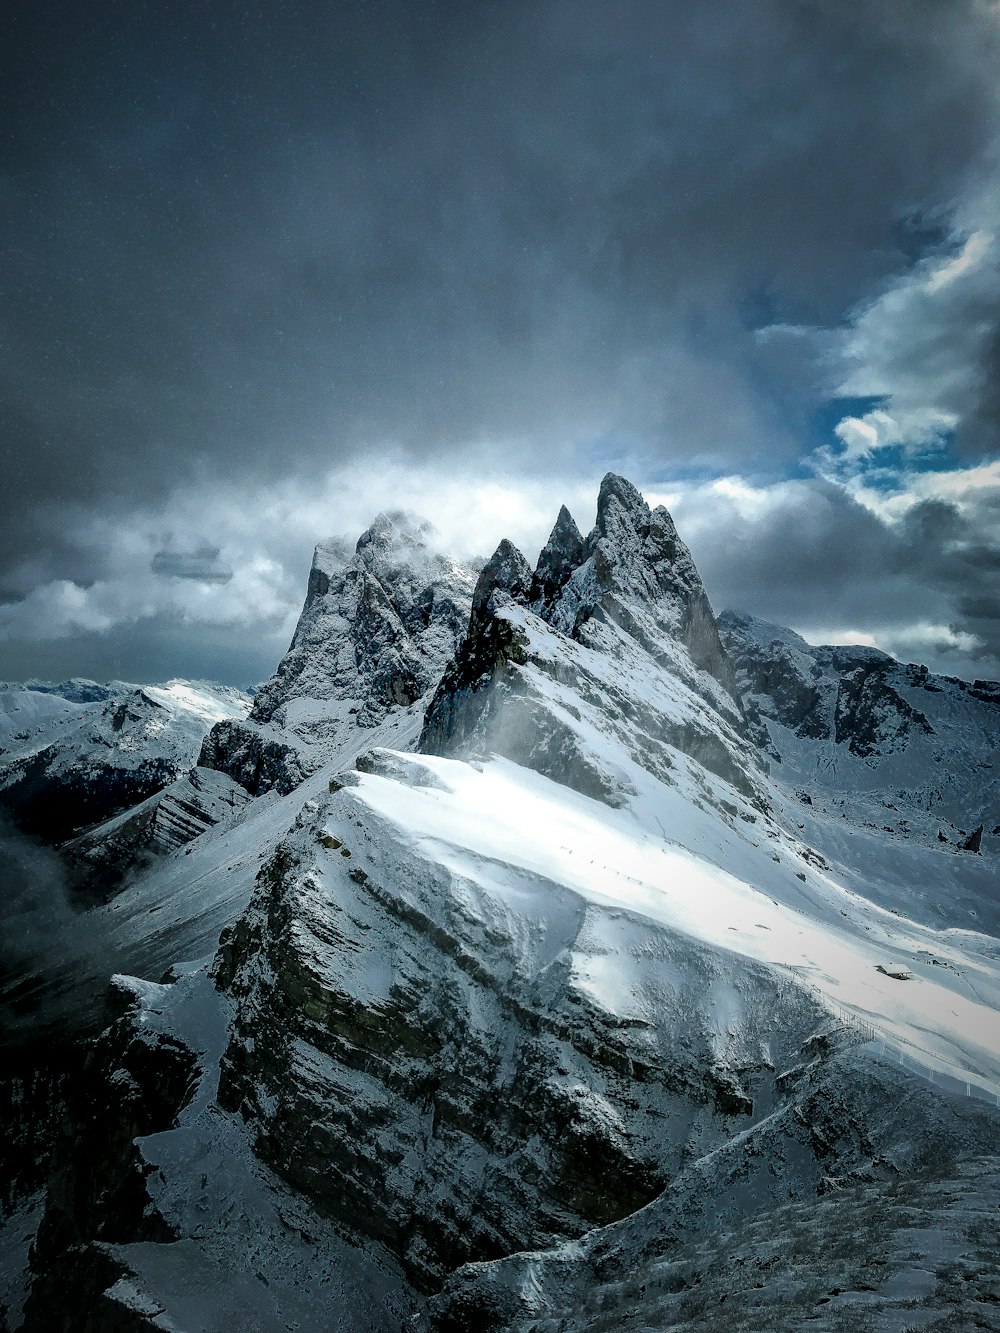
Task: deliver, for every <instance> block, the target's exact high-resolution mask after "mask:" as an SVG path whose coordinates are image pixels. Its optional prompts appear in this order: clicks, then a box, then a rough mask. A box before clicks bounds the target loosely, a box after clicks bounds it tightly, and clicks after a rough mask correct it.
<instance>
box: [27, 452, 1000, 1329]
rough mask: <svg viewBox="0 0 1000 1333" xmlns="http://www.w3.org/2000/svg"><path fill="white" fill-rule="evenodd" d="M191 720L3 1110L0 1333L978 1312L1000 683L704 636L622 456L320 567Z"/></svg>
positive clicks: (504, 1325) (908, 1321)
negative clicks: (225, 689) (597, 475)
mask: <svg viewBox="0 0 1000 1333" xmlns="http://www.w3.org/2000/svg"><path fill="white" fill-rule="evenodd" d="M71 702H72V701H64V703H65V704H66V706H67V707H68V706H69V704H70V703H71ZM88 706H89V705H88ZM93 706H94V707H97V706H98V705H97V704H94V705H93ZM102 706H103V705H102ZM116 706H117V705H116ZM32 707H37V708H38V709H42V710H43V711H44V708H43V705H42V704H39V703H38V701H37V700H36V701H35V702H34V704H32ZM44 707H49V705H45V706H44ZM51 709H55V711H56V712H59V713H60V716H61V715H62V714H63V713H65V712H66V708H65V707H64V706H63V704H54V705H51V707H50V711H51ZM112 721H113V719H112ZM46 725H48V724H47V723H46ZM59 725H60V726H62V725H63V722H59ZM66 725H68V724H66ZM73 725H74V726H76V722H74V723H73ZM137 725H138V724H137ZM123 729H127V728H126V724H125V723H123ZM74 734H76V733H74ZM82 734H83V733H82V732H81V733H80V735H82ZM94 734H95V735H97V734H98V733H97V732H95V733H94ZM101 734H103V733H101ZM116 734H117V733H116ZM136 734H138V732H136ZM39 735H41V732H39ZM199 735H200V737H201V739H200V751H198V750H197V749H196V748H195V749H193V750H192V751H191V752H190V755H189V757H188V759H187V761H186V763H187V764H188V765H192V764H193V766H191V767H187V768H186V769H184V770H183V771H180V770H175V771H172V773H171V774H170V776H169V777H165V778H164V784H163V785H161V787H160V789H159V790H157V791H155V792H153V793H152V794H149V793H146V794H145V795H144V799H143V800H142V801H141V802H140V804H138V805H134V806H130V807H128V808H126V809H124V810H118V811H117V812H116V813H115V814H114V816H113V817H112V818H110V819H104V820H102V821H101V822H100V823H98V824H97V825H96V826H94V827H90V828H84V829H82V830H81V829H79V828H77V827H75V826H74V830H73V833H74V838H73V841H72V844H71V846H72V854H73V855H74V856H76V857H77V859H78V860H80V859H81V858H82V859H84V860H86V862H87V864H89V866H90V867H91V869H92V871H93V873H94V874H95V875H97V876H100V875H102V874H104V873H105V872H106V873H107V875H108V876H109V877H112V876H114V875H115V874H117V875H118V879H117V880H115V882H114V887H115V896H114V897H113V898H112V900H111V901H110V902H108V903H107V904H105V905H103V906H101V907H100V908H97V909H94V910H93V911H92V912H89V913H87V914H86V920H87V921H88V922H93V923H94V924H95V925H97V924H99V925H100V929H101V931H102V932H103V937H104V938H106V939H107V940H108V941H110V942H111V943H113V946H114V958H115V959H116V964H115V966H116V970H117V971H118V972H119V973H123V974H127V975H119V976H117V977H116V978H115V981H114V984H113V986H112V987H111V990H110V995H109V1005H110V1008H109V1011H108V1013H107V1015H106V1017H105V1019H104V1022H105V1024H106V1026H105V1030H104V1031H103V1032H102V1033H101V1035H100V1036H99V1037H98V1038H97V1039H96V1040H95V1041H93V1042H92V1043H91V1044H90V1045H89V1046H87V1047H86V1048H83V1047H80V1046H78V1045H77V1046H73V1047H71V1048H70V1049H69V1050H68V1051H65V1052H62V1053H60V1051H59V1050H58V1049H57V1047H56V1046H55V1045H50V1046H48V1047H47V1048H46V1052H45V1059H41V1058H39V1060H37V1061H36V1063H35V1064H34V1065H32V1060H31V1055H30V1052H29V1053H28V1054H23V1055H22V1060H21V1067H20V1068H19V1072H18V1076H17V1079H16V1080H15V1079H8V1080H7V1082H6V1083H5V1084H4V1085H3V1092H4V1097H5V1100H4V1102H3V1103H2V1105H3V1107H4V1117H5V1128H6V1129H7V1130H8V1133H7V1143H8V1145H9V1146H8V1150H7V1157H8V1158H9V1159H10V1161H11V1163H12V1164H13V1166H14V1168H17V1169H14V1170H13V1176H12V1179H13V1180H14V1186H13V1188H11V1189H8V1190H7V1191H6V1192H5V1194H4V1206H5V1209H6V1212H7V1214H8V1215H9V1217H10V1221H9V1223H8V1225H7V1226H6V1227H5V1228H4V1229H3V1231H2V1232H0V1260H2V1264H0V1274H3V1275H4V1276H3V1278H2V1280H3V1282H4V1283H6V1287H5V1288H0V1305H6V1307H7V1310H6V1314H5V1316H0V1329H3V1328H4V1323H3V1319H4V1317H5V1318H6V1321H7V1325H8V1326H9V1327H10V1328H11V1329H14V1328H18V1327H21V1328H23V1329H24V1330H25V1333H51V1331H52V1330H58V1331H60V1333H61V1331H62V1330H65V1331H66V1333H69V1331H70V1330H73V1333H164V1331H165V1330H168V1329H174V1330H177V1329H184V1330H194V1329H198V1330H207V1331H208V1333H216V1331H218V1333H229V1331H230V1330H235V1329H239V1330H242V1329H247V1330H261V1331H262V1333H272V1330H273V1333H284V1331H285V1330H287V1329H288V1328H290V1327H296V1328H298V1329H300V1330H304V1331H308V1333H321V1331H322V1333H327V1331H328V1330H331V1329H338V1330H344V1333H368V1331H369V1330H371V1331H372V1333H376V1331H378V1333H402V1330H404V1329H422V1330H428V1331H430V1330H435V1331H436V1333H464V1331H465V1330H522V1331H523V1333H528V1331H529V1330H530V1331H531V1333H541V1331H542V1330H544V1331H545V1333H555V1330H557V1329H558V1330H562V1333H570V1331H571V1330H592V1331H593V1333H598V1330H610V1329H617V1328H620V1327H632V1326H635V1327H643V1328H671V1329H674V1328H676V1329H681V1330H685V1333H695V1331H696V1330H697V1331H698V1333H701V1330H704V1329H711V1328H726V1329H729V1328H733V1329H745V1330H748V1331H749V1330H751V1329H752V1330H760V1331H761V1333H762V1331H763V1330H768V1329H777V1328H781V1329H799V1328H810V1329H817V1330H826V1331H827V1333H834V1330H838V1329H843V1328H845V1327H850V1328H851V1329H858V1330H866V1329H871V1330H875V1329H887V1328H905V1327H910V1326H915V1325H916V1324H917V1323H920V1325H921V1326H922V1327H924V1326H926V1327H930V1328H934V1327H939V1328H942V1329H945V1328H956V1329H957V1328H962V1329H964V1328H971V1327H991V1326H992V1324H991V1322H990V1321H991V1320H994V1315H995V1305H996V1302H995V1299H994V1296H993V1293H994V1292H995V1289H996V1274H997V1269H998V1263H997V1243H996V1227H995V1220H996V1219H995V1214H996V1182H997V1179H998V1171H1000V1110H998V1106H997V1096H998V1094H1000V1032H998V1030H997V1024H996V1011H997V1005H998V1002H1000V968H998V963H997V956H998V946H997V940H996V936H997V933H998V931H1000V910H998V904H997V894H996V884H997V881H998V876H997V869H998V864H997V848H998V843H1000V806H998V793H997V774H996V772H995V771H994V769H993V767H992V765H993V763H994V760H995V755H996V752H997V749H998V747H1000V689H997V687H995V686H994V685H991V683H990V682H984V681H980V682H975V683H974V684H971V683H967V682H957V681H949V680H948V679H947V678H943V677H935V676H932V675H931V674H930V673H928V672H927V671H926V670H925V669H923V668H918V667H907V666H902V665H900V664H899V663H895V662H893V661H892V659H890V658H887V657H886V656H885V655H884V654H880V653H876V652H874V650H866V649H853V648H851V649H848V648H816V647H814V646H812V645H809V644H806V643H805V641H804V640H802V639H801V638H799V636H797V635H795V634H793V633H792V632H791V631H789V630H785V629H782V628H781V627H777V626H771V625H767V624H765V623H763V622H761V621H756V620H753V619H752V618H750V617H747V616H743V615H737V614H734V613H728V614H723V615H722V616H720V617H719V619H718V620H717V619H716V617H715V615H714V614H713V611H712V608H711V606H710V604H709V600H708V597H707V595H706V592H705V588H704V586H703V584H702V580H701V577H700V575H699V573H698V571H697V569H696V568H695V565H694V562H693V560H692V558H691V554H690V552H689V550H688V548H687V547H686V546H685V544H684V542H683V541H682V540H681V538H680V537H679V536H678V533H677V531H676V529H675V526H674V523H673V521H672V519H671V517H670V515H669V514H668V513H667V511H666V510H665V509H663V508H662V507H657V508H650V506H649V505H648V504H647V503H646V502H645V500H644V499H643V497H642V496H641V495H640V493H639V492H638V491H637V490H636V489H635V487H634V486H633V485H632V484H631V483H629V482H628V481H626V480H625V479H624V478H622V477H618V476H615V475H609V476H607V477H605V479H604V481H603V483H602V484H601V488H600V493H599V496H598V504H597V517H596V523H595V525H594V528H593V530H592V531H591V532H590V533H589V534H588V535H587V536H584V535H583V534H582V533H581V532H580V530H579V529H578V527H577V525H576V523H575V522H574V520H573V518H572V516H571V515H570V514H569V512H568V511H567V510H566V509H565V508H563V509H561V510H560V511H559V514H558V517H557V518H556V522H555V526H554V527H553V529H552V533H551V536H550V537H549V539H548V541H547V542H546V544H545V546H544V547H543V549H542V551H541V554H540V555H539V558H538V561H537V563H536V564H535V567H534V568H532V567H531V565H530V564H529V562H528V561H527V560H526V559H525V557H524V555H523V554H522V553H521V552H520V551H518V550H517V549H516V548H515V547H514V546H513V545H512V544H511V543H510V542H508V541H503V542H501V543H500V545H499V547H498V548H497V550H496V552H495V553H494V554H493V556H492V557H491V558H490V559H489V560H486V561H475V562H462V561H457V560H454V559H452V558H450V557H448V556H447V555H446V554H444V553H443V552H442V551H441V549H440V539H439V538H438V537H437V536H436V535H435V534H434V532H433V530H432V529H431V528H430V527H429V525H427V524H426V523H424V522H423V521H421V520H419V519H414V518H412V517H410V516H407V515H404V514H400V513H395V512H393V513H390V514H383V515H380V516H379V517H378V518H376V520H375V521H374V522H373V524H372V525H371V527H370V528H369V529H368V530H367V531H366V532H365V533H363V534H362V536H361V537H360V539H359V540H358V541H357V542H356V543H355V544H353V545H349V544H345V543H343V542H340V541H331V542H324V543H321V544H320V546H318V547H317V549H316V555H315V558H314V562H313V567H312V571H311V573H310V576H309V585H308V590H307V595H306V599H305V604H304V607H303V610H302V614H301V617H300V619H299V623H298V626H297V628H296V631H295V635H294V638H293V640H292V643H291V646H290V648H289V650H288V652H287V654H286V655H285V657H284V658H283V659H282V661H281V663H280V665H279V667H278V669H277V671H276V673H275V675H274V677H273V678H272V679H271V680H270V681H268V682H267V683H266V684H265V685H264V686H262V687H261V688H260V689H259V690H258V691H257V693H256V695H255V698H254V700H253V703H252V706H251V707H250V708H249V710H247V709H246V708H245V707H244V708H233V709H230V710H229V712H228V714H221V715H218V716H217V717H216V718H215V719H214V720H209V719H206V720H205V724H204V727H203V728H202V730H201V732H200V733H199ZM188 739H189V743H190V737H189V738H188ZM104 749H105V750H107V749H108V747H104ZM109 752H110V751H109ZM195 760H197V762H194V761H195ZM74 762H75V761H74ZM102 762H104V763H105V764H106V762H107V761H106V760H104V761H102ZM53 771H55V768H53ZM88 771H90V770H88ZM122 867H127V874H123V872H122ZM91 971H93V969H91ZM91 979H92V978H91ZM66 994H67V995H69V996H72V994H73V991H72V989H71V988H70V989H69V990H67V991H66ZM50 1158H51V1160H50ZM18 1162H20V1166H19V1167H18ZM29 1245H30V1246H31V1252H30V1264H29V1260H28V1247H29ZM8 1274H9V1275H10V1276H9V1277H8V1276H7V1275H8ZM4 1291H5V1292H6V1294H4ZM994 1322H995V1320H994Z"/></svg>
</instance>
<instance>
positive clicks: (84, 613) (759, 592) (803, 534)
mask: <svg viewBox="0 0 1000 1333" xmlns="http://www.w3.org/2000/svg"><path fill="white" fill-rule="evenodd" d="M633 476H634V479H635V480H636V482H637V483H638V484H639V485H640V487H642V488H643V489H644V491H645V493H646V494H647V497H648V498H649V499H650V501H651V502H662V503H665V504H666V505H667V506H668V508H670V509H671V511H672V512H673V513H674V515H675V518H676V519H677V522H678V526H679V528H680V530H681V533H682V535H683V536H684V537H685V539H686V540H687V541H688V543H689V545H690V546H691V548H692V551H693V553H694V556H695V559H696V560H697V561H698V563H699V567H700V568H701V570H702V573H703V575H704V577H705V581H706V585H707V587H708V590H709V594H710V596H711V598H712V600H713V603H714V605H715V606H716V607H717V608H721V607H723V606H731V607H735V608H737V609H742V610H745V611H749V612H752V613H753V614H756V615H760V616H762V617H764V618H765V619H769V620H773V621H776V622H778V623H781V624H787V625H791V626H792V627H793V628H795V629H797V630H799V632H801V633H803V634H804V635H805V636H806V637H807V638H812V639H813V640H815V641H821V640H826V641H829V640H831V639H837V640H839V641H843V642H870V643H873V644H876V645H878V646H879V647H883V648H885V649H886V651H888V652H892V653H893V654H894V655H897V656H902V657H905V658H906V659H907V660H923V661H926V662H927V664H928V665H929V666H932V667H934V668H935V669H940V670H944V671H947V672H949V673H952V674H960V675H969V676H973V675H978V676H984V675H987V676H988V675H993V674H997V675H1000V663H998V660H997V659H998V657H1000V606H998V605H997V602H996V598H995V587H996V579H997V576H998V574H1000V464H992V465H983V466H980V467H975V468H964V469H963V468H953V469H951V470H949V471H947V472H938V473H921V474H916V475H914V476H912V477H910V478H909V479H908V480H905V481H902V482H900V484H899V485H898V486H897V487H896V489H895V490H893V491H892V492H887V491H884V490H879V489H874V488H871V487H866V486H865V485H864V484H862V483H861V482H859V481H858V480H857V479H854V480H851V481H850V482H839V481H836V480H833V479H830V478H824V477H806V478H800V479H795V480H789V481H782V482H775V483H772V484H770V485H766V484H755V483H753V482H751V481H749V480H747V479H745V478H743V477H740V476H737V475H730V476H725V477H721V478H716V479H714V480H711V481H707V482H690V483H683V484H676V485H674V486H672V487H671V488H670V489H669V490H663V489H662V488H661V487H658V486H657V485H656V483H655V482H653V483H650V482H648V481H646V480H645V479H644V478H643V477H642V476H641V475H640V474H635V473H634V474H633ZM597 482H598V478H597V477H588V478H587V479H586V481H583V480H570V481H568V482H567V481H565V480H563V479H560V478H559V477H554V476H552V477H547V478H534V479H525V478H523V477H517V476H505V475H503V474H502V473H498V474H494V475H492V476H485V477H484V476H483V475H481V474H478V473H473V474H469V473H462V472H459V471H457V470H456V469H450V470H448V471H447V472H445V471H442V470H441V469H439V468H436V467H430V466H427V467H423V468H414V467H413V466H412V464H410V463H408V462H407V461H406V460H405V459H402V458H400V457H393V456H392V455H386V456H383V457H382V458H381V459H380V460H379V466H377V467H371V466H368V465H364V466H362V465H358V466H356V467H354V468H353V469H338V470H337V471H335V472H331V473H328V474H327V475H325V476H322V477H318V478H317V479H316V480H315V482H314V483H313V484H310V485H306V484H303V483H301V482H297V481H292V480H289V481H287V482H285V483H284V484H283V485H282V486H279V487H275V488H272V489H271V490H269V491H267V492H266V493H261V492H260V491H257V490H255V489H254V488H251V487H249V486H247V487H244V488H241V489H235V488H229V489H227V490H222V489H221V488H218V487H214V488H213V487H200V488H198V489H189V490H186V491H180V490H178V491H177V492H175V494H174V495H173V496H172V497H171V499H170V502H169V503H168V504H167V505H166V506H164V507H160V508H157V509H156V510H155V512H154V511H152V510H139V511H135V512H132V513H130V514H116V515H108V516H106V517H102V518H100V519H98V518H95V517H94V516H93V515H92V514H91V515H88V514H86V513H80V514H78V515H77V516H76V517H75V518H74V519H72V520H71V519H70V518H69V517H67V518H66V521H65V522H64V524H63V530H64V532H65V533H66V535H67V540H71V541H73V542H75V543H76V546H77V551H78V561H79V565H80V568H81V573H82V575H83V577H82V578H81V582H80V583H79V584H76V583H67V582H66V581H65V580H59V579H52V580H49V581H43V582H41V583H40V584H38V585H37V586H36V587H35V588H34V589H33V590H32V591H31V592H30V593H29V594H28V595H27V596H26V597H25V598H23V599H22V600H21V601H19V602H16V603H12V604H11V603H9V604H7V605H5V606H0V640H2V641H3V642H4V643H5V651H6V652H7V654H8V656H9V657H15V656H16V654H17V653H18V652H22V653H23V654H24V658H25V661H26V662H27V661H28V660H34V659H33V658H32V654H33V653H35V654H37V651H38V650H39V646H40V645H44V644H46V643H47V644H48V651H49V652H50V654H51V656H50V658H49V659H48V660H50V661H52V662H54V663H56V664H58V665H57V666H56V667H55V668H54V669H52V670H51V671H50V674H56V675H59V674H81V673H85V674H92V675H95V676H102V675H109V674H119V675H120V674H122V673H121V671H120V670H119V669H118V668H114V669H109V667H108V663H107V659H106V657H105V656H103V655H102V654H103V653H105V652H107V651H109V650H110V646H111V645H114V644H116V645H117V646H118V648H119V649H121V647H122V645H124V648H125V650H126V651H127V652H128V654H129V659H130V661H131V662H132V663H133V664H135V663H139V664H140V668H139V670H134V669H133V672H132V674H134V675H138V676H139V678H141V679H153V678H158V677H163V676H165V675H168V674H188V675H210V676H218V677H221V678H223V679H227V680H232V681H234V682H236V683H239V684H249V683H252V682H253V681H254V680H257V679H260V678H261V677H264V676H266V675H268V674H270V672H271V671H273V669H274V667H275V666H276V664H277V662H278V660H279V658H280V656H281V654H282V653H283V652H284V650H285V648H286V647H287V645H288V642H289V640H290V638H291V634H292V631H293V629H294V625H295V620H296V617H297V615H298V611H299V609H300V607H301V604H302V599H303V596H304V593H305V586H306V577H307V573H308V569H309V563H310V559H311V555H312V548H313V546H314V544H315V543H316V542H317V541H318V540H322V539H325V538H327V537H331V536H339V537H343V538H346V539H348V540H349V541H354V540H356V538H357V537H358V535H359V534H360V533H361V532H362V531H363V530H364V529H365V528H366V527H367V526H368V524H369V523H370V522H371V520H372V518H373V517H374V516H375V514H376V513H378V512H379V511H380V510H386V509H394V508H400V507H405V508H409V509H411V510H412V511H413V512H415V513H418V514H421V515H423V516H425V517H427V518H429V519H430V520H431V522H432V523H433V524H434V525H435V526H436V528H437V529H438V532H439V535H440V543H441V546H442V549H445V550H448V551H449V552H451V553H453V554H455V555H458V556H461V557H471V556H486V555H489V554H490V553H491V552H492V551H493V550H494V549H495V547H496V545H497V543H498V542H499V541H500V539H501V538H502V537H509V538H510V539H511V540H512V541H514V542H515V543H516V544H517V545H519V546H520V547H521V548H522V549H523V550H524V551H525V553H526V554H527V555H528V557H529V558H533V557H534V555H535V554H536V552H537V551H538V549H539V548H540V547H541V546H542V544H543V543H544V541H545V539H546V537H547V535H548V532H549V529H550V527H551V524H552V522H553V521H554V519H555V515H556V512H557V511H558V507H559V505H560V504H562V503H565V504H567V505H568V507H569V508H570V510H571V511H572V513H573V514H574V516H575V517H576V519H577V522H578V523H579V525H580V527H581V528H583V529H584V530H586V529H587V528H588V527H589V526H590V524H591V523H592V522H593V518H594V510H595V502H596V492H597ZM207 533H211V534H212V536H213V541H212V542H211V543H209V542H207V539H206V537H205V535H204V534H207ZM165 550H166V551H178V552H185V551H186V552H195V553H197V556H198V561H203V562H205V565H202V566H199V565H198V564H197V563H196V562H194V561H192V562H190V563H187V562H184V561H182V562H181V568H183V569H184V571H185V572H184V573H183V574H180V575H177V574H175V573H174V572H173V567H171V572H170V573H168V574H166V575H165V574H164V573H163V572H154V571H155V569H156V556H157V553H159V552H162V551H165ZM206 566H207V569H208V571H209V572H211V571H213V570H215V569H216V568H223V569H225V570H226V571H231V573H230V577H228V578H226V579H225V580H222V579H216V578H211V577H207V578H206V577H200V576H199V569H200V568H205V567H206ZM60 645H61V646H60ZM185 653H187V659H185ZM171 654H174V655H171ZM185 660H187V662H188V663H189V665H187V666H186V665H185ZM63 667H64V669H62V668H63ZM11 674H14V673H13V672H12V673H11ZM25 674H27V673H25Z"/></svg>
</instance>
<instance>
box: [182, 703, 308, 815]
mask: <svg viewBox="0 0 1000 1333" xmlns="http://www.w3.org/2000/svg"><path fill="white" fill-rule="evenodd" d="M198 765H199V767H201V768H205V769H209V770H215V771H216V772H218V773H222V774H225V775H226V776H227V777H229V778H231V779H232V780H233V782H235V783H237V784H238V785H239V786H240V787H242V788H243V790H244V791H245V792H247V793H248V794H249V795H250V796H262V795H263V794H264V793H265V792H268V791H276V792H277V793H278V794H279V795H280V796H286V795H287V794H288V793H289V792H290V791H294V789H295V788H296V787H297V786H298V785H299V783H300V782H301V781H302V779H303V777H304V776H305V772H304V770H303V763H302V756H301V754H300V752H299V750H298V748H297V747H296V746H295V745H294V744H293V743H292V742H291V741H290V740H287V739H283V738H278V737H272V736H270V735H268V733H267V732H266V731H264V730H262V729H261V728H259V727H257V726H255V725H254V723H253V722H252V721H248V722H219V723H217V724H216V725H215V726H214V727H213V728H212V730H211V731H210V732H209V734H208V735H207V736H206V737H205V740H204V742H203V743H202V747H201V753H200V754H199V755H198Z"/></svg>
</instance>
